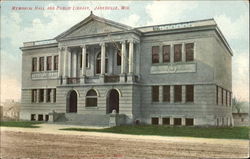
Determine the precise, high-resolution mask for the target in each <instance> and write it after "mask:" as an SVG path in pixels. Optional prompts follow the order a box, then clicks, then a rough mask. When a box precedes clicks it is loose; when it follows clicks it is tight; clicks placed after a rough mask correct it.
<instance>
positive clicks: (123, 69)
mask: <svg viewBox="0 0 250 159" xmlns="http://www.w3.org/2000/svg"><path fill="white" fill-rule="evenodd" d="M126 51H127V50H126V41H123V42H122V50H121V74H125V73H126V64H127V63H126V61H127V52H126Z"/></svg>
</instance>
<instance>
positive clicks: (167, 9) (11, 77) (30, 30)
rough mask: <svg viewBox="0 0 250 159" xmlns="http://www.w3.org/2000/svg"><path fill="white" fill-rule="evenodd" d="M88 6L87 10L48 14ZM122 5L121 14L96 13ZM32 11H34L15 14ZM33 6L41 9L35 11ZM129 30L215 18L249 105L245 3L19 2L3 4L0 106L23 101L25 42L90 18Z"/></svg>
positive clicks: (237, 89)
mask: <svg viewBox="0 0 250 159" xmlns="http://www.w3.org/2000/svg"><path fill="white" fill-rule="evenodd" d="M48 6H54V7H57V6H59V7H72V8H73V7H89V10H73V9H71V10H53V11H51V10H47V8H48ZM98 6H102V7H103V6H118V7H121V6H125V7H129V9H125V10H95V8H96V7H98ZM13 7H31V8H33V10H13V9H12V8H13ZM35 7H38V8H44V9H45V10H34V8H35ZM90 10H93V12H94V14H95V15H97V16H100V17H104V18H106V19H110V20H113V21H117V22H120V23H123V24H127V25H130V26H132V27H137V26H145V25H158V24H167V23H173V22H185V21H193V20H201V19H209V18H214V19H215V21H216V22H217V24H218V25H219V28H220V30H221V31H222V33H223V34H224V36H225V37H226V39H227V41H228V42H229V44H230V46H231V48H232V50H233V53H234V56H233V94H234V96H237V97H238V98H241V99H242V100H246V101H249V3H248V1H246V0H243V1H219V2H214V1H201V2H200V1H136V2H130V1H125V2H118V1H109V2H103V1H101V2H98V1H92V2H91V1H90V2H88V1H87V2H82V1H75V2H73V1H72V2H69V1H61V2H58V1H49V2H48V1H47V2H44V1H40V2H39V1H37V2H36V1H23V2H10V1H9V2H6V1H4V2H1V101H2V102H3V101H5V100H6V99H15V100H19V99H20V98H21V51H20V49H19V47H21V46H22V43H23V42H25V41H33V40H44V39H52V38H54V37H55V36H57V35H59V34H60V33H62V32H64V31H65V30H67V29H69V28H70V27H71V26H73V25H75V24H76V23H78V22H80V21H81V20H83V19H84V18H86V17H87V16H88V15H89V14H90Z"/></svg>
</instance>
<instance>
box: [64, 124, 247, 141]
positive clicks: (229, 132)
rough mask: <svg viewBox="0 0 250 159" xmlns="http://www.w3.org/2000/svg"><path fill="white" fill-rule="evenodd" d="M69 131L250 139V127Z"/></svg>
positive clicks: (144, 126) (153, 127) (141, 126)
mask: <svg viewBox="0 0 250 159" xmlns="http://www.w3.org/2000/svg"><path fill="white" fill-rule="evenodd" d="M60 130H69V131H91V132H106V133H117V134H131V135H157V136H183V137H184V136H185V137H202V138H221V139H222V138H223V139H249V127H233V128H216V127H210V128H205V127H167V126H154V125H140V126H116V127H111V128H104V129H84V128H64V129H60Z"/></svg>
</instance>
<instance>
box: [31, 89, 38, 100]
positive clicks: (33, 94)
mask: <svg viewBox="0 0 250 159" xmlns="http://www.w3.org/2000/svg"><path fill="white" fill-rule="evenodd" d="M36 99H37V90H36V89H33V90H32V95H31V102H34V103H35V102H36Z"/></svg>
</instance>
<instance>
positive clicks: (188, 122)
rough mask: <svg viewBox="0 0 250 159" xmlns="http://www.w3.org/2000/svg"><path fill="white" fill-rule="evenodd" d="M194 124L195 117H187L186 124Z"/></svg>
mask: <svg viewBox="0 0 250 159" xmlns="http://www.w3.org/2000/svg"><path fill="white" fill-rule="evenodd" d="M192 125H194V119H192V118H186V126H192Z"/></svg>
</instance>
